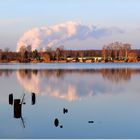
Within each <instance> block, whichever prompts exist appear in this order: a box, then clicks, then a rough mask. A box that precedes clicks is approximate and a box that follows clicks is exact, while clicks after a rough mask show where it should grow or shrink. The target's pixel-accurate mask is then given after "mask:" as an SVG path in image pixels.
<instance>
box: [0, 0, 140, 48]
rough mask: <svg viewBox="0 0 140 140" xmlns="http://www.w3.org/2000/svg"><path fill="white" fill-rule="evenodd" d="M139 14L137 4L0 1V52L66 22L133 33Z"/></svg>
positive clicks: (137, 0) (117, 0)
mask: <svg viewBox="0 0 140 140" xmlns="http://www.w3.org/2000/svg"><path fill="white" fill-rule="evenodd" d="M139 13H140V0H69V1H68V0H67V1H66V0H1V1H0V30H1V32H0V48H3V47H11V48H12V49H13V48H15V46H16V42H17V41H18V39H19V38H20V36H22V34H23V33H24V32H25V31H27V30H29V29H31V28H33V27H41V26H45V25H53V24H58V23H61V22H65V21H81V22H83V23H85V24H93V25H95V26H102V27H111V26H115V27H120V28H127V29H136V28H139V27H140V26H139V25H140V14H139Z"/></svg>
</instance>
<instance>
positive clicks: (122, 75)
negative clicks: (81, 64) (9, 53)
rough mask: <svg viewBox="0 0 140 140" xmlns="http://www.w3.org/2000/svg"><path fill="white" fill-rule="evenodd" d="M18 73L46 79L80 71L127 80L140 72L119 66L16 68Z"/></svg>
mask: <svg viewBox="0 0 140 140" xmlns="http://www.w3.org/2000/svg"><path fill="white" fill-rule="evenodd" d="M18 71H19V73H20V76H21V77H22V78H24V77H26V78H28V79H31V77H32V76H33V75H34V76H37V75H38V74H39V75H40V76H47V77H48V79H49V78H51V77H52V76H54V77H57V78H58V79H59V78H63V77H64V75H65V74H71V73H80V74H81V75H82V74H97V73H98V74H102V76H103V78H104V79H107V80H110V81H115V82H119V81H128V80H130V78H131V74H133V73H140V69H130V68H121V69H118V68H117V69H115V68H114V69H53V70H50V69H47V70H37V69H33V70H30V69H26V70H24V69H20V70H18Z"/></svg>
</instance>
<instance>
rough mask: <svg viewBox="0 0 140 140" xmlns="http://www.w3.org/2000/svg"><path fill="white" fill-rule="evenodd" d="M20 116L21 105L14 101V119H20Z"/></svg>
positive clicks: (18, 100) (17, 100)
mask: <svg viewBox="0 0 140 140" xmlns="http://www.w3.org/2000/svg"><path fill="white" fill-rule="evenodd" d="M21 116H22V104H21V103H20V99H15V100H14V118H21Z"/></svg>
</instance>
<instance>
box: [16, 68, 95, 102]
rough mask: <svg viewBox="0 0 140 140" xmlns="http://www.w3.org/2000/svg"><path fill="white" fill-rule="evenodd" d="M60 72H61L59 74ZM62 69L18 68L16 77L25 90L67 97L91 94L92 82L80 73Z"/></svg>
mask: <svg viewBox="0 0 140 140" xmlns="http://www.w3.org/2000/svg"><path fill="white" fill-rule="evenodd" d="M60 73H61V74H60ZM63 74H65V72H63V71H62V70H39V71H38V73H37V74H35V73H34V72H33V71H32V70H18V71H17V79H18V80H19V82H20V84H21V85H22V86H23V88H24V89H25V90H27V91H28V92H35V93H39V94H45V95H50V96H55V97H59V98H62V99H67V100H69V101H72V100H75V99H79V98H81V97H82V96H88V95H91V94H92V90H91V89H92V86H93V85H92V83H91V84H90V83H89V82H90V80H88V79H87V78H85V76H84V77H83V76H82V75H81V73H67V72H66V75H65V76H63Z"/></svg>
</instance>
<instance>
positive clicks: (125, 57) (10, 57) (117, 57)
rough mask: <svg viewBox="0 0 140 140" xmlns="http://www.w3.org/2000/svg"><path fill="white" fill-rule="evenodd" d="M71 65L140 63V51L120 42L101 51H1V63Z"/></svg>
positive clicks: (59, 48)
mask: <svg viewBox="0 0 140 140" xmlns="http://www.w3.org/2000/svg"><path fill="white" fill-rule="evenodd" d="M42 62H43V63H71V62H81V63H82V62H86V63H98V62H103V63H106V62H114V63H117V62H120V63H123V62H140V49H131V45H130V44H127V43H125V44H123V43H119V42H115V43H111V44H108V45H106V46H103V48H102V49H101V50H65V49H64V46H60V47H58V48H56V49H51V48H49V47H46V49H45V50H39V51H38V50H36V49H35V50H33V51H32V46H31V45H28V46H27V47H26V46H21V48H20V50H19V51H18V52H13V51H10V49H8V48H6V49H5V50H4V51H3V50H0V63H42Z"/></svg>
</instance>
